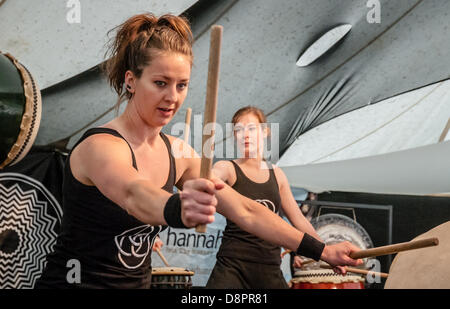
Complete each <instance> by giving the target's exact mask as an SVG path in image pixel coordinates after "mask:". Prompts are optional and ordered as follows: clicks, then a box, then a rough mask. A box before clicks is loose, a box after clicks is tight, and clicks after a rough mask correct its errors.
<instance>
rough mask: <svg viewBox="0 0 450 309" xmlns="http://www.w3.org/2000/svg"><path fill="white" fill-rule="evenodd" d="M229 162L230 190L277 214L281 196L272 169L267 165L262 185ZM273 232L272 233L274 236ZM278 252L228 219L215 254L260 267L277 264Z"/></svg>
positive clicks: (274, 247)
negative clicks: (232, 176)
mask: <svg viewBox="0 0 450 309" xmlns="http://www.w3.org/2000/svg"><path fill="white" fill-rule="evenodd" d="M231 162H232V163H233V165H234V169H235V171H236V182H235V183H234V185H233V186H232V188H233V189H234V190H236V191H237V192H239V193H240V194H242V195H244V196H246V197H248V198H250V199H252V200H255V201H257V202H259V203H261V204H263V205H265V206H266V207H267V208H269V209H270V210H271V211H273V212H274V213H276V214H278V213H279V210H280V207H281V197H280V190H279V188H278V182H277V179H276V177H275V172H274V170H273V166H271V165H270V163H269V162H267V164H268V165H269V173H270V177H269V180H268V181H267V182H265V183H256V182H254V181H252V180H251V179H249V178H248V177H247V176H245V174H244V172H243V171H242V170H241V168H240V167H239V165H237V164H236V163H235V162H234V161H231ZM276 232H277V231H273V233H276ZM280 253H281V249H280V247H278V246H275V245H273V244H271V243H269V242H267V241H265V240H262V239H260V238H258V237H257V236H254V235H252V234H250V233H247V232H246V231H244V230H242V229H240V228H239V226H237V225H236V224H235V223H234V222H233V221H231V220H228V219H227V225H226V227H225V231H224V233H223V237H222V244H221V246H220V248H219V251H218V252H217V256H218V257H220V256H224V257H232V258H236V259H240V260H244V261H249V262H255V263H261V264H271V265H273V264H275V265H280V264H281V257H280Z"/></svg>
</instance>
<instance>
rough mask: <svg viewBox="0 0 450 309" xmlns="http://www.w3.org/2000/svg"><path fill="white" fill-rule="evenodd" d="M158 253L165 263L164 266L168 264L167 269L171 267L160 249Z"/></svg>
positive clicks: (157, 250)
mask: <svg viewBox="0 0 450 309" xmlns="http://www.w3.org/2000/svg"><path fill="white" fill-rule="evenodd" d="M156 252H157V253H158V255H159V257H160V258H161V260H162V261H163V262H164V264H166V266H167V267H170V265H169V262H167V260H166V258H165V257H164V255H163V254H162V252H161V251H160V250H159V249H156Z"/></svg>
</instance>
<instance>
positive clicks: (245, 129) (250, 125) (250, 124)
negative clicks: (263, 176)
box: [234, 113, 267, 158]
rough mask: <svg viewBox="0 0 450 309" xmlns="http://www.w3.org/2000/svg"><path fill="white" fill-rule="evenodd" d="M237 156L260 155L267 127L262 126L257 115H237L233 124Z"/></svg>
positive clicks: (254, 156)
mask: <svg viewBox="0 0 450 309" xmlns="http://www.w3.org/2000/svg"><path fill="white" fill-rule="evenodd" d="M234 136H235V138H236V142H237V146H238V150H239V157H245V158H256V157H257V156H258V155H259V156H261V155H262V152H263V150H264V138H265V137H267V129H266V128H263V126H262V125H261V123H260V122H259V119H258V117H256V116H255V115H254V114H252V113H248V114H244V115H242V116H241V117H239V119H238V122H237V123H236V124H235V125H234Z"/></svg>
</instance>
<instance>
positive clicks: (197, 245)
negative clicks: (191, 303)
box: [152, 213, 292, 287]
mask: <svg viewBox="0 0 450 309" xmlns="http://www.w3.org/2000/svg"><path fill="white" fill-rule="evenodd" d="M225 226H226V219H225V217H223V216H222V215H220V214H218V213H216V215H215V220H214V222H213V223H211V224H208V225H207V229H206V233H197V232H196V231H195V229H173V228H170V227H169V228H167V229H166V230H164V231H163V232H162V233H160V234H159V236H160V238H161V240H162V241H163V243H164V246H163V247H162V249H161V252H162V254H163V255H164V257H165V258H166V260H167V262H168V263H169V265H170V266H171V267H181V268H186V269H188V270H190V271H193V272H194V273H195V274H194V276H193V277H192V285H193V286H194V287H204V286H206V283H207V282H208V278H209V275H210V274H211V272H212V270H213V268H214V265H215V263H216V254H217V251H218V250H219V247H220V244H221V243H222V236H223V231H224V230H225ZM152 267H166V266H165V264H164V262H163V261H162V260H161V258H160V257H159V256H158V254H157V253H155V252H153V253H152ZM281 270H282V272H283V275H284V278H285V279H286V281H289V280H290V279H291V278H292V277H291V271H290V267H289V255H286V257H285V258H284V259H283V260H282V264H281Z"/></svg>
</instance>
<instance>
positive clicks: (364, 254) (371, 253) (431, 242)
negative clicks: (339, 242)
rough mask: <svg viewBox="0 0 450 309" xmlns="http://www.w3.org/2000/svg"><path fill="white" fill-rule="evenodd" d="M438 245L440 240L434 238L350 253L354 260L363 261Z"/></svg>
mask: <svg viewBox="0 0 450 309" xmlns="http://www.w3.org/2000/svg"><path fill="white" fill-rule="evenodd" d="M437 245H439V239H437V238H436V237H434V238H427V239H420V240H414V241H409V242H403V243H399V244H394V245H389V246H383V247H377V248H371V249H367V250H361V251H357V252H352V253H350V257H351V258H352V259H363V258H368V257H375V256H380V255H388V254H393V253H398V252H402V251H407V250H414V249H420V248H425V247H431V246H437Z"/></svg>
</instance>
